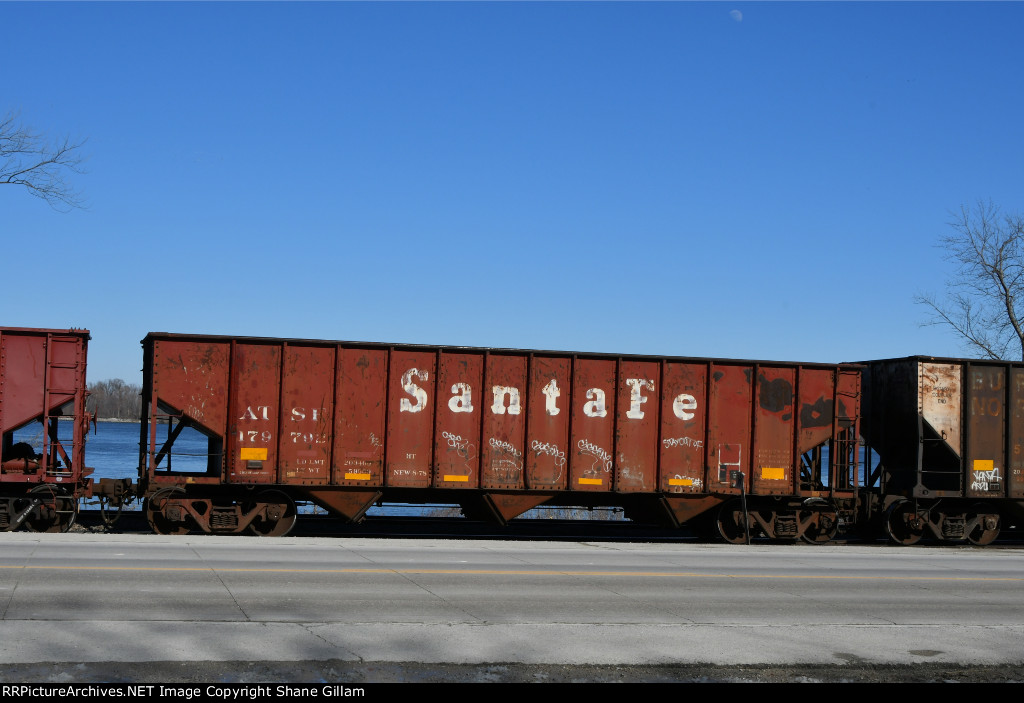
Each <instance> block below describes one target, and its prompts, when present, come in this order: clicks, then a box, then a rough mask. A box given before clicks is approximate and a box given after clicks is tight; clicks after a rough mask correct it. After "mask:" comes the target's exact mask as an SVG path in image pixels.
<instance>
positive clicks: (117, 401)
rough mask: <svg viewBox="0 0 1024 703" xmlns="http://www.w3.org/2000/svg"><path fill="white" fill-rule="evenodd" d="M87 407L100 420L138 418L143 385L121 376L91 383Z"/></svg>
mask: <svg viewBox="0 0 1024 703" xmlns="http://www.w3.org/2000/svg"><path fill="white" fill-rule="evenodd" d="M85 408H86V410H87V411H88V412H90V413H92V414H93V415H94V416H95V417H97V418H99V419H100V420H138V419H139V415H140V414H141V412H142V387H141V386H139V385H136V384H134V383H127V382H125V381H122V380H121V379H120V378H111V379H108V380H106V381H97V382H95V383H90V384H89V398H88V400H86V403H85Z"/></svg>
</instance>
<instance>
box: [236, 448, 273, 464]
mask: <svg viewBox="0 0 1024 703" xmlns="http://www.w3.org/2000/svg"><path fill="white" fill-rule="evenodd" d="M239 455H240V457H241V459H242V461H266V460H267V448H266V447H242V449H241V450H239Z"/></svg>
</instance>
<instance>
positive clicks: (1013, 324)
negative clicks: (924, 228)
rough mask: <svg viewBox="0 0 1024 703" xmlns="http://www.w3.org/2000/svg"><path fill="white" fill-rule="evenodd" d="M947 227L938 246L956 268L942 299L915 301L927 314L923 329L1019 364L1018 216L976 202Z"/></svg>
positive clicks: (1023, 291)
mask: <svg viewBox="0 0 1024 703" xmlns="http://www.w3.org/2000/svg"><path fill="white" fill-rule="evenodd" d="M949 224H950V227H951V228H952V230H953V232H952V233H951V234H949V235H947V236H945V237H943V238H942V240H941V242H940V246H941V247H942V248H944V249H945V250H946V258H947V259H948V260H949V261H952V262H954V263H955V264H956V265H957V268H956V271H955V273H954V274H953V276H952V278H951V279H950V280H949V282H948V291H947V295H946V296H945V298H942V299H939V298H936V297H935V296H934V295H932V294H924V295H918V296H915V298H914V300H915V302H917V303H920V304H922V305H924V306H926V307H927V308H929V311H930V320H929V321H928V322H927V323H925V324H933V325H948V326H949V327H951V328H953V330H954V331H956V332H957V334H959V335H960V336H961V337H962V338H963V340H964V342H965V344H966V346H967V347H968V348H969V349H970V350H972V351H974V352H977V353H979V354H980V355H981V356H983V357H985V358H988V359H1006V358H1008V355H1010V354H1012V355H1013V356H1014V357H1016V358H1020V359H1024V302H1022V301H1024V216H1022V215H1020V214H1012V215H1010V214H1004V213H1002V212H1000V210H999V208H998V207H996V206H995V205H993V204H992V203H991V202H978V203H977V204H976V205H975V206H974V207H973V208H968V207H966V206H964V207H961V208H960V212H959V213H957V214H955V215H954V219H953V221H951V222H950V223H949Z"/></svg>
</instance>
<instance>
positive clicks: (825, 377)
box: [798, 368, 848, 453]
mask: <svg viewBox="0 0 1024 703" xmlns="http://www.w3.org/2000/svg"><path fill="white" fill-rule="evenodd" d="M799 385H800V392H799V395H800V398H799V402H800V415H799V421H800V442H799V447H798V451H799V452H801V453H803V452H805V451H807V450H809V449H812V448H813V447H816V446H818V445H819V444H821V443H822V442H827V441H828V440H829V438H831V437H832V420H833V417H834V415H835V398H834V397H833V394H834V392H835V376H834V372H833V370H832V369H819V368H806V369H803V370H802V372H801V374H800V384H799ZM845 412H848V411H845Z"/></svg>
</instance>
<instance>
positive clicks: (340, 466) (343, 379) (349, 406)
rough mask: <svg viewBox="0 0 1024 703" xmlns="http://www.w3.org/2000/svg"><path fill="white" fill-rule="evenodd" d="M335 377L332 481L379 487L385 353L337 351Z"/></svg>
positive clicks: (384, 416) (384, 411)
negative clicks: (335, 398) (335, 397)
mask: <svg viewBox="0 0 1024 703" xmlns="http://www.w3.org/2000/svg"><path fill="white" fill-rule="evenodd" d="M337 377H338V379H339V382H338V384H337V400H336V403H337V405H336V409H335V425H334V427H335V430H334V476H333V482H334V483H337V484H340V485H344V486H380V485H382V484H383V482H384V438H385V437H386V436H387V426H386V420H387V383H388V352H387V350H386V349H360V348H347V347H342V348H340V349H339V351H338V371H337Z"/></svg>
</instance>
